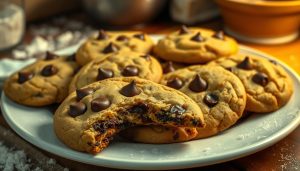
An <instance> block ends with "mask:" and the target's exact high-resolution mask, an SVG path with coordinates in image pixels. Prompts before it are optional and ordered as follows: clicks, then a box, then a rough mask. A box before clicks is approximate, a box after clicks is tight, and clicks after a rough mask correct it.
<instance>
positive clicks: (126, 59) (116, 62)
mask: <svg viewBox="0 0 300 171" xmlns="http://www.w3.org/2000/svg"><path fill="white" fill-rule="evenodd" d="M130 76H137V77H140V78H144V79H147V80H150V81H154V82H159V81H160V79H161V76H162V68H161V65H160V64H159V62H158V61H157V60H156V59H155V58H153V57H152V56H150V55H146V54H144V53H139V52H132V51H127V52H117V53H114V54H112V55H110V56H109V57H107V58H106V59H105V60H102V59H101V58H97V59H94V60H93V61H91V62H90V63H88V64H86V65H85V66H84V67H83V68H81V70H80V71H79V72H78V73H77V74H76V76H75V77H74V78H73V80H72V82H71V84H70V87H69V92H72V91H75V90H76V89H79V88H81V87H83V86H85V85H88V84H90V83H93V82H96V81H99V80H104V79H107V78H111V77H130Z"/></svg>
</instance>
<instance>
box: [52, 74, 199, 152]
mask: <svg viewBox="0 0 300 171" xmlns="http://www.w3.org/2000/svg"><path fill="white" fill-rule="evenodd" d="M152 124H155V125H165V126H174V127H203V126H204V125H205V124H204V121H203V115H202V112H201V110H200V108H199V106H198V105H197V104H196V103H195V102H194V101H193V100H192V99H190V98H189V97H188V96H186V95H185V94H183V93H181V92H180V91H176V90H175V91H174V90H173V89H171V88H169V87H166V86H163V85H160V84H157V83H154V82H152V81H148V80H144V79H141V78H137V77H118V78H109V79H105V80H102V81H99V82H95V83H92V84H89V85H88V86H86V87H83V88H82V89H79V90H77V91H76V92H73V93H71V94H70V95H69V96H68V97H67V98H66V99H65V100H64V102H63V103H62V104H61V105H60V106H59V107H58V109H57V111H56V112H55V115H54V129H55V132H56V135H57V136H58V138H59V139H60V140H61V141H62V142H64V143H65V144H66V145H68V146H69V147H71V148H73V149H75V150H79V151H86V152H89V153H98V152H100V151H102V150H103V149H104V148H105V147H107V145H108V144H109V142H110V140H111V139H112V138H113V136H114V135H116V134H117V133H118V132H119V131H121V130H124V129H125V128H128V127H132V126H137V125H152Z"/></svg>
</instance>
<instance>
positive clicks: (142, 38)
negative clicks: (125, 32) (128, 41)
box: [133, 33, 145, 40]
mask: <svg viewBox="0 0 300 171" xmlns="http://www.w3.org/2000/svg"><path fill="white" fill-rule="evenodd" d="M133 37H135V38H138V39H141V40H145V35H144V34H143V33H141V34H135V35H133Z"/></svg>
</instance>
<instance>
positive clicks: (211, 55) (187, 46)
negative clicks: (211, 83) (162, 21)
mask: <svg viewBox="0 0 300 171" xmlns="http://www.w3.org/2000/svg"><path fill="white" fill-rule="evenodd" d="M153 50H154V54H155V55H157V56H159V57H160V58H163V59H165V60H168V61H174V62H182V63H190V64H195V63H207V62H209V61H212V60H214V59H217V58H219V57H225V56H229V55H232V54H235V53H236V52H237V51H238V44H237V43H236V41H235V40H234V39H232V38H230V37H228V36H225V35H224V34H223V32H222V31H220V32H214V31H212V30H208V29H202V28H187V27H185V26H183V27H182V28H181V29H180V30H179V31H176V32H173V33H171V34H169V35H167V36H166V37H165V38H164V39H161V40H159V42H158V43H157V45H156V46H155V47H154V49H153Z"/></svg>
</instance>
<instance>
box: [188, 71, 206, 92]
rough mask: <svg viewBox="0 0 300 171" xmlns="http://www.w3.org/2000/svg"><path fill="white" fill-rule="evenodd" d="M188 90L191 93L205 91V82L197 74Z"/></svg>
mask: <svg viewBox="0 0 300 171" xmlns="http://www.w3.org/2000/svg"><path fill="white" fill-rule="evenodd" d="M189 89H190V90H192V91H193V92H201V91H204V90H206V89H207V82H206V81H205V80H204V79H202V78H201V77H200V76H199V74H197V75H196V76H195V77H194V79H193V80H192V81H191V83H190V84H189Z"/></svg>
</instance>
